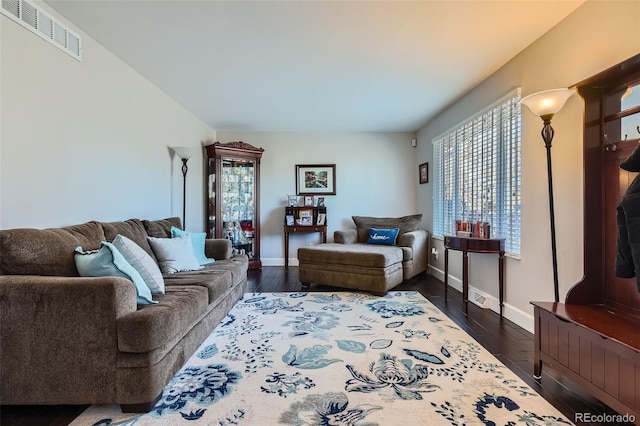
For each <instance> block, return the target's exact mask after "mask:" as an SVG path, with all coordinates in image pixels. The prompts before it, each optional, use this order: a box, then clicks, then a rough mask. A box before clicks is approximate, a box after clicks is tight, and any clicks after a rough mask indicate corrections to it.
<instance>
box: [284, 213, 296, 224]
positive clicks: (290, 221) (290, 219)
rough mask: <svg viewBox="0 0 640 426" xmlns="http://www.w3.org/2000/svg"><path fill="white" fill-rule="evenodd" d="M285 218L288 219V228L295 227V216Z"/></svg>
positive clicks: (290, 215) (289, 215)
mask: <svg viewBox="0 0 640 426" xmlns="http://www.w3.org/2000/svg"><path fill="white" fill-rule="evenodd" d="M285 218H286V223H287V226H293V225H294V223H295V222H294V220H293V215H292V214H288V215H286V216H285Z"/></svg>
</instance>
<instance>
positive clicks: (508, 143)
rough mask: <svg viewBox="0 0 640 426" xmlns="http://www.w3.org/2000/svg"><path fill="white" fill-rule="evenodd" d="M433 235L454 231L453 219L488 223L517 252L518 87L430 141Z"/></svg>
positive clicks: (518, 235) (518, 251)
mask: <svg viewBox="0 0 640 426" xmlns="http://www.w3.org/2000/svg"><path fill="white" fill-rule="evenodd" d="M433 144H434V147H433V163H434V172H433V173H434V194H433V234H434V235H435V236H444V235H454V234H455V222H456V220H463V221H469V222H471V223H475V222H476V221H480V222H487V223H489V226H490V236H491V237H492V238H504V239H505V240H506V244H505V250H506V251H507V252H508V253H511V254H515V255H519V254H520V216H521V208H520V200H521V194H520V186H521V167H520V165H521V160H520V156H521V113H520V90H519V89H518V90H516V91H515V92H512V93H511V94H509V95H508V96H507V97H506V98H503V99H502V100H501V101H499V102H497V103H496V104H494V105H492V106H491V107H489V108H488V109H486V110H485V111H483V112H481V113H479V114H478V115H476V116H475V117H473V118H471V119H469V120H468V121H466V122H465V123H463V124H461V125H459V126H457V127H455V128H454V129H452V130H450V131H448V132H446V133H445V134H444V135H442V136H439V137H437V138H435V139H434V140H433Z"/></svg>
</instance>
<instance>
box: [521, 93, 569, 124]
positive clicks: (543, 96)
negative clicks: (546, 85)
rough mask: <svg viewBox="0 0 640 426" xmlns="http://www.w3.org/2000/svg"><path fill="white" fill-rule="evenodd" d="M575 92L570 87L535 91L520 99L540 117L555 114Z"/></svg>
mask: <svg viewBox="0 0 640 426" xmlns="http://www.w3.org/2000/svg"><path fill="white" fill-rule="evenodd" d="M574 93H575V92H574V91H573V90H570V89H552V90H545V91H543V92H538V93H534V94H532V95H529V96H526V97H524V98H522V100H521V101H520V102H521V103H522V104H523V105H526V106H527V107H528V108H529V109H530V110H531V112H533V113H534V114H535V115H537V116H538V117H544V116H545V115H554V114H555V113H557V112H558V111H560V110H561V109H562V107H563V106H564V104H565V102H567V99H569V98H570V97H571V95H573V94H574Z"/></svg>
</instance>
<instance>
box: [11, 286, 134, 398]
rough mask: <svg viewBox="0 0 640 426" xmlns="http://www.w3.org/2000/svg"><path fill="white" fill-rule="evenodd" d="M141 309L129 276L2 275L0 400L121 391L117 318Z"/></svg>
mask: <svg viewBox="0 0 640 426" xmlns="http://www.w3.org/2000/svg"><path fill="white" fill-rule="evenodd" d="M136 309H137V305H136V289H135V286H134V285H133V283H131V281H129V280H127V279H125V278H120V277H99V278H82V277H47V276H34V275H3V276H0V336H2V344H0V360H2V361H1V362H0V376H2V380H1V381H0V397H1V399H0V402H1V403H2V404H12V403H19V404H28V403H33V402H35V401H40V403H43V402H42V401H50V403H52V404H56V403H57V400H58V398H57V397H56V395H55V392H53V393H51V392H52V391H53V390H54V389H55V390H56V391H59V392H62V393H66V394H67V397H68V398H69V399H71V400H73V399H75V398H77V400H78V401H80V400H81V398H82V395H84V398H91V397H92V395H94V394H95V393H96V392H102V393H108V392H115V386H114V385H113V382H114V380H115V378H113V376H115V374H114V373H115V365H116V358H117V325H116V319H117V318H118V317H121V316H124V315H126V314H129V313H131V312H134V311H135V310H136ZM61 377H65V378H66V377H73V378H74V380H75V381H74V382H73V383H75V384H76V385H75V386H76V387H75V388H73V389H72V388H70V387H69V386H68V384H69V382H70V380H66V379H65V380H61V379H60V378H61ZM96 383H99V384H100V387H96ZM99 388H102V389H103V390H99ZM87 395H88V396H87ZM103 396H104V395H103ZM67 397H65V398H67Z"/></svg>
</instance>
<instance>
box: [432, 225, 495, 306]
mask: <svg viewBox="0 0 640 426" xmlns="http://www.w3.org/2000/svg"><path fill="white" fill-rule="evenodd" d="M504 244H505V240H504V238H470V237H454V236H445V237H444V299H445V300H447V289H448V288H449V250H458V251H461V252H462V301H463V302H464V309H465V312H466V311H467V307H468V303H469V253H493V254H497V255H498V285H499V294H500V317H502V308H503V306H504Z"/></svg>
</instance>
